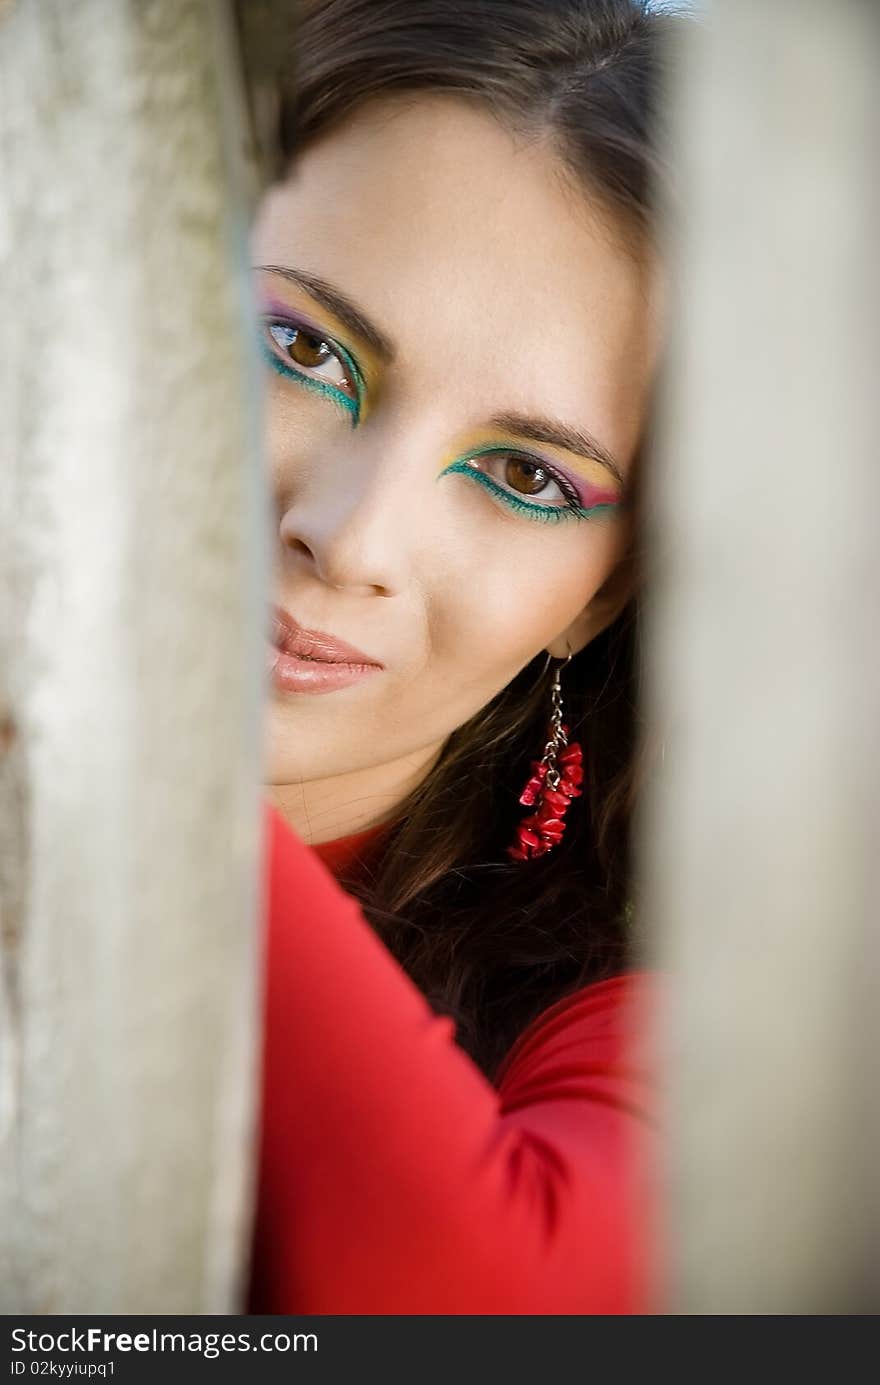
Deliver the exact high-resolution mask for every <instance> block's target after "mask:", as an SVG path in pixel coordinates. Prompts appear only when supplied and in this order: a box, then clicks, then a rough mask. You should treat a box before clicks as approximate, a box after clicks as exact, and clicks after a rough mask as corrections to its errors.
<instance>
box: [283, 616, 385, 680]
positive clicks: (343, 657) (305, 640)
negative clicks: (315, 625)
mask: <svg viewBox="0 0 880 1385" xmlns="http://www.w3.org/2000/svg"><path fill="white" fill-rule="evenodd" d="M271 613H272V616H273V631H272V641H271V642H270V645H269V650H268V655H269V673H270V674H271V677H272V681H273V683H274V684H275V687H276V688H278V689H279V690H280V691H281V692H295V693H326V692H333V691H334V690H335V689H337V688H344V687H348V686H349V685H350V684H351V683H357V682H359V681H360V680H361V679H362V678H365V677H367V676H368V675H369V674H371V673H378V672H379V670H380V669H381V668H382V667H383V665H382V664H380V663H379V662H378V661H377V660H375V659H371V658H370V656H369V655H368V654H364V652H363V650H361V649H356V648H355V647H354V645H352V644H347V643H346V641H345V640H340V639H338V638H337V637H336V636H335V635H328V634H327V633H326V631H323V630H306V629H305V627H304V626H302V625H300V624H299V622H298V621H296V620H294V618H293V616H292V615H290V613H289V612H288V611H285V610H284V609H283V608H282V607H281V606H275V607H273V608H272V612H271Z"/></svg>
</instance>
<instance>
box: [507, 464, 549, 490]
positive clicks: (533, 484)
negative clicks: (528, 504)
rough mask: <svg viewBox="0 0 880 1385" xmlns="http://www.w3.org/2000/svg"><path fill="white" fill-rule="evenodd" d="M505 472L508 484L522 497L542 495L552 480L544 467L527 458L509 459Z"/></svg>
mask: <svg viewBox="0 0 880 1385" xmlns="http://www.w3.org/2000/svg"><path fill="white" fill-rule="evenodd" d="M504 472H505V475H504V479H505V481H506V482H507V484H508V485H509V486H511V487H512V488H513V490H515V491H519V492H520V493H521V494H522V495H540V494H541V491H543V490H546V489H547V486H548V485H549V483H550V481H551V480H552V478H551V476H550V475H549V473H548V472H547V470H546V469H545V468H544V467H542V466H539V465H538V463H537V462H530V461H528V460H527V459H526V458H525V457H508V459H507V461H506V463H505V468H504Z"/></svg>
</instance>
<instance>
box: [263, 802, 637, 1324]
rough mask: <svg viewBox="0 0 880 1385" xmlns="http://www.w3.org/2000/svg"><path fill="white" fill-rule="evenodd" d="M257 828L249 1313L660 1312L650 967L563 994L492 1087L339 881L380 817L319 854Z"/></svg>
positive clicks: (289, 834) (282, 827) (272, 820)
mask: <svg viewBox="0 0 880 1385" xmlns="http://www.w3.org/2000/svg"><path fill="white" fill-rule="evenodd" d="M264 824H265V846H266V877H265V878H266V888H267V900H266V902H267V906H268V938H267V944H268V945H267V954H266V992H265V1031H264V1033H265V1047H264V1054H263V1118H262V1138H261V1152H260V1164H259V1191H258V1207H257V1221H256V1231H255V1240H254V1255H253V1274H252V1281H251V1290H250V1302H249V1311H250V1312H254V1313H297V1314H298V1313H304V1314H309V1313H320V1314H337V1313H338V1314H416V1313H427V1314H487V1313H488V1314H512V1313H517V1314H520V1313H522V1314H530V1313H531V1314H534V1313H538V1314H607V1313H615V1314H617V1313H643V1312H650V1311H651V1286H650V1276H649V1261H650V1257H649V1254H648V1251H649V1245H650V1240H651V1238H650V1235H649V1232H650V1221H651V1217H652V1213H653V1208H654V1205H655V1201H656V1199H655V1196H654V1193H653V1189H652V1184H653V1181H654V1180H653V1176H652V1169H653V1162H654V1161H653V1159H652V1157H651V1153H650V1144H651V1138H650V1131H651V1128H652V1125H653V1108H654V1104H655V1090H654V1081H653V1078H652V1074H651V1071H650V1068H651V1065H650V1064H649V1063H648V1062H647V1053H646V1046H645V1044H644V1042H642V1041H641V1040H640V1035H642V1034H643V1033H644V1027H645V1004H646V1001H648V1000H649V997H650V993H651V980H650V977H649V975H648V974H646V973H638V972H633V973H629V974H628V975H626V976H622V977H619V978H616V979H615V980H612V981H603V982H599V983H597V984H594V985H591V986H587V987H586V988H584V989H583V990H581V991H579V992H577V993H575V994H574V995H572V996H569V997H566V998H564V999H563V1000H561V1001H558V1002H557V1003H556V1004H555V1005H552V1006H551V1007H550V1008H549V1009H548V1010H546V1011H545V1012H544V1013H543V1014H542V1015H541V1016H539V1018H538V1019H537V1020H536V1021H535V1022H534V1023H533V1024H532V1025H531V1026H530V1027H529V1028H528V1029H527V1030H526V1031H525V1032H524V1033H523V1034H521V1035H520V1037H519V1039H518V1040H517V1042H516V1043H515V1044H514V1046H513V1048H512V1049H511V1051H510V1053H509V1054H508V1056H507V1059H506V1060H505V1065H504V1067H503V1070H502V1072H501V1074H500V1076H499V1079H498V1082H497V1086H493V1085H492V1083H490V1082H489V1081H487V1079H486V1078H485V1077H484V1075H483V1074H482V1073H481V1072H480V1070H479V1069H478V1068H477V1067H476V1065H475V1064H474V1063H473V1062H472V1061H471V1059H470V1058H469V1057H468V1055H467V1054H466V1053H465V1052H464V1051H463V1050H462V1049H461V1048H459V1047H458V1045H457V1044H456V1042H455V1027H454V1023H453V1021H452V1020H451V1019H450V1018H448V1017H445V1016H438V1015H436V1014H435V1013H434V1012H433V1011H432V1010H431V1008H430V1007H429V1005H428V1003H427V1001H426V999H425V997H424V996H423V995H422V993H421V991H420V990H419V989H418V987H417V986H416V985H415V984H414V983H413V982H412V981H411V980H410V978H409V977H408V976H407V974H406V973H405V972H404V970H403V969H402V968H401V967H400V966H399V964H398V963H397V961H396V960H395V959H394V958H393V957H392V956H391V954H390V952H389V951H388V949H387V948H386V947H385V945H384V944H383V943H382V942H381V940H380V939H379V938H378V937H377V935H376V934H375V933H374V931H373V930H372V928H371V927H370V925H369V924H368V923H367V921H366V920H365V918H364V916H363V914H362V912H361V909H360V906H359V905H358V904H357V902H356V901H355V900H354V899H353V898H352V897H351V896H350V895H348V894H347V893H345V891H343V890H342V888H341V887H340V886H339V885H338V884H337V882H336V880H335V879H334V877H333V875H332V873H331V872H332V869H333V868H334V867H335V868H338V864H339V863H340V861H341V860H342V859H344V858H345V857H347V856H350V855H352V853H353V852H356V851H357V850H359V849H362V848H364V847H365V846H367V845H368V844H369V843H370V841H371V840H372V839H373V838H374V836H376V835H377V830H376V829H374V830H373V831H372V832H366V833H360V834H357V835H356V836H354V837H352V838H345V839H343V840H342V841H340V842H336V843H329V844H328V845H327V846H325V847H319V848H316V849H314V850H313V849H312V848H309V847H307V846H306V845H305V844H304V843H303V842H302V840H301V839H300V838H299V837H298V836H297V835H296V834H295V833H294V832H293V830H292V829H291V828H290V827H289V826H288V824H287V822H286V821H285V819H284V818H283V817H282V816H281V814H280V813H279V812H278V811H277V810H276V809H275V808H274V807H272V806H271V805H269V804H268V803H267V804H266V806H265V819H264ZM321 857H323V860H322V859H321Z"/></svg>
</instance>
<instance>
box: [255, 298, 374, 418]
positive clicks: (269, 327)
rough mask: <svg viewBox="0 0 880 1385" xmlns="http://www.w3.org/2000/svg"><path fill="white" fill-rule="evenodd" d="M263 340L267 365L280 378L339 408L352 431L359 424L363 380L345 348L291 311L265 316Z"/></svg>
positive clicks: (276, 312)
mask: <svg viewBox="0 0 880 1385" xmlns="http://www.w3.org/2000/svg"><path fill="white" fill-rule="evenodd" d="M260 340H261V346H262V349H263V355H264V356H265V358H266V362H267V364H268V365H270V366H271V367H272V369H273V370H275V371H277V372H278V374H279V375H282V376H284V377H285V378H286V379H290V380H294V381H295V382H296V383H297V384H299V385H303V386H304V387H305V388H306V389H311V390H313V391H314V392H315V393H317V394H322V395H324V396H325V397H326V398H328V399H330V400H331V401H332V402H333V403H334V404H338V405H339V406H340V408H342V409H344V410H345V411H346V413H348V414H349V415H350V417H351V422H352V427H354V426H355V425H356V424H357V423H358V422H359V420H360V416H361V410H362V408H363V402H364V393H365V385H364V378H363V375H362V373H361V370H360V367H359V366H358V363H357V361H356V360H355V359H354V357H353V356H352V354H351V352H349V351H347V350H346V348H345V347H344V346H342V345H341V344H340V343H339V342H337V341H334V340H333V338H331V337H328V336H326V335H325V334H324V333H323V332H321V331H320V330H319V329H318V328H315V327H312V326H311V325H310V324H309V323H307V322H306V321H305V320H304V319H302V318H300V317H299V316H297V315H296V314H294V313H292V312H291V311H289V310H288V309H284V310H283V311H282V310H277V311H274V312H273V311H271V310H270V311H269V312H267V313H265V314H264V316H263V330H262V333H261V338H260Z"/></svg>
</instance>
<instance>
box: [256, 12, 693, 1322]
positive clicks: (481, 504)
mask: <svg viewBox="0 0 880 1385" xmlns="http://www.w3.org/2000/svg"><path fill="white" fill-rule="evenodd" d="M669 23H670V21H669V20H668V19H666V20H661V19H660V18H659V17H658V16H657V15H654V14H651V13H650V11H649V8H648V6H646V5H644V4H641V3H637V0H606V3H595V2H594V0H482V3H478V0H471V3H469V4H468V5H459V4H458V3H456V2H455V0H383V3H376V0H324V3H319V4H312V3H308V4H306V5H304V6H303V8H302V22H301V26H300V33H299V38H298V43H297V53H296V71H295V82H294V84H293V85H295V94H294V95H293V96H292V97H291V104H290V107H289V109H288V110H286V111H285V112H284V119H283V122H282V123H283V128H284V131H285V136H286V139H287V140H288V141H289V145H288V152H292V150H293V140H294V138H295V140H296V154H297V157H296V162H295V164H294V165H293V167H292V169H291V171H290V172H289V174H288V176H286V177H285V179H284V180H283V181H282V182H280V183H279V184H277V185H276V186H275V187H273V188H272V189H271V190H270V191H269V193H268V194H267V196H266V198H265V200H264V202H263V204H262V206H261V208H260V210H259V214H258V217H257V219H256V224H255V227H254V234H253V257H252V258H253V261H254V265H255V271H254V277H255V283H256V288H257V294H258V300H259V311H260V314H261V324H262V325H261V340H262V347H263V352H264V355H265V360H266V370H267V449H268V457H269V459H270V464H271V470H272V494H273V497H274V501H275V511H276V512H275V523H276V527H275V529H274V530H273V540H274V541H275V542H276V552H275V555H274V557H275V571H274V579H275V593H276V600H277V606H276V607H275V609H274V610H273V612H272V615H273V620H272V622H271V628H272V640H273V649H272V651H271V660H270V662H271V666H272V670H273V671H272V675H271V684H272V686H271V692H270V701H269V710H268V721H267V733H266V760H267V780H268V786H267V807H266V833H267V836H266V841H267V858H266V859H267V879H268V902H269V911H268V912H269V938H268V955H267V968H268V983H267V992H266V1039H265V1053H264V1089H263V1135H262V1153H261V1163H260V1187H259V1206H258V1217H257V1233H256V1241H255V1248H254V1269H253V1281H252V1286H251V1297H250V1307H251V1309H252V1311H256V1312H294V1313H432V1314H433V1313H605V1312H614V1313H620V1312H639V1311H643V1310H644V1309H645V1307H646V1305H647V1304H648V1302H649V1285H648V1272H647V1255H646V1242H647V1219H648V1217H649V1214H650V1206H651V1199H650V1186H649V1185H650V1179H649V1168H648V1161H647V1159H646V1151H645V1149H644V1147H643V1146H644V1144H645V1141H646V1132H647V1131H648V1129H649V1128H650V1120H651V1104H652V1103H651V1095H650V1087H651V1084H650V1079H649V1076H648V1074H647V1072H646V1067H645V1064H644V1063H643V1062H642V1061H641V1060H640V1059H639V1056H638V1053H637V1050H636V1047H635V1045H634V1034H635V1032H636V1031H637V1029H638V1025H637V1024H634V1015H635V1016H636V1017H637V1016H638V1015H639V1014H640V1013H641V1009H640V1006H641V1002H642V1000H643V993H644V992H645V991H646V990H647V988H648V981H647V978H646V977H644V976H643V975H642V974H641V973H640V972H638V971H637V970H634V969H633V968H634V965H635V963H634V960H633V949H632V942H633V939H632V915H633V912H634V909H633V899H632V880H631V863H630V839H629V824H630V817H631V813H632V810H633V804H634V795H635V788H636V783H637V781H638V779H639V774H640V771H639V770H638V768H637V765H636V760H637V758H639V757H641V758H644V754H643V752H641V751H640V749H639V743H638V735H637V731H638V727H637V713H636V707H635V692H636V687H635V673H636V667H635V664H636V659H637V656H638V625H637V604H636V603H637V596H638V588H639V582H640V571H639V562H638V550H639V532H640V522H639V515H640V507H639V456H640V451H641V448H640V444H641V443H642V442H643V439H644V435H645V431H646V426H647V421H648V417H649V412H650V403H651V395H652V387H653V383H654V381H655V378H656V372H657V367H658V360H659V353H660V342H661V288H660V274H659V269H658V265H657V262H656V255H655V252H654V250H653V248H652V245H651V239H650V234H649V227H650V199H651V192H650V189H651V186H652V182H653V176H652V175H653V173H654V162H655V156H654V154H653V152H652V145H651V139H652V138H653V134H652V127H653V123H654V119H655V117H654V107H655V102H656V89H657V85H658V79H659V53H658V48H659V45H660V44H661V42H665V30H666V28H667V27H668V25H669ZM527 786H528V787H527Z"/></svg>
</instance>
